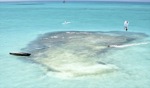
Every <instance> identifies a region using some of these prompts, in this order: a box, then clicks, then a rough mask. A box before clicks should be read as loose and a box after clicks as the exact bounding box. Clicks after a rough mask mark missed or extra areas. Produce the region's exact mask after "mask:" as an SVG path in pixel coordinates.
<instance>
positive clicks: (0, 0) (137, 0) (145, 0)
mask: <svg viewBox="0 0 150 88" xmlns="http://www.w3.org/2000/svg"><path fill="white" fill-rule="evenodd" d="M4 1H63V0H0V2H4ZM66 1H128V2H150V0H66Z"/></svg>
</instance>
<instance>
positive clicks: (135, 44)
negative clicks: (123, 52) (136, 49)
mask: <svg viewBox="0 0 150 88" xmlns="http://www.w3.org/2000/svg"><path fill="white" fill-rule="evenodd" d="M149 43H150V42H142V43H133V44H124V45H110V47H115V48H125V47H131V46H139V45H146V44H149Z"/></svg>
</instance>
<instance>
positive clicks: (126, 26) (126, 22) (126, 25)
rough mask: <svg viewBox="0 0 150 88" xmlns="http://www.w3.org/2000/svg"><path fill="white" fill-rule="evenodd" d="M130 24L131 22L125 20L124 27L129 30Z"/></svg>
mask: <svg viewBox="0 0 150 88" xmlns="http://www.w3.org/2000/svg"><path fill="white" fill-rule="evenodd" d="M128 25H129V22H128V21H124V29H125V30H126V31H127V30H128Z"/></svg>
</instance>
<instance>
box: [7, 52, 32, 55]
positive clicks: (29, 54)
mask: <svg viewBox="0 0 150 88" xmlns="http://www.w3.org/2000/svg"><path fill="white" fill-rule="evenodd" d="M9 54H10V55H15V56H30V55H31V54H30V53H22V52H21V53H9Z"/></svg>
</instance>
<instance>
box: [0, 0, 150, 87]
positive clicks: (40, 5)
mask: <svg viewBox="0 0 150 88" xmlns="http://www.w3.org/2000/svg"><path fill="white" fill-rule="evenodd" d="M149 14H150V3H133V2H130V3H129V2H126V3H123V2H66V3H62V2H7V3H4V2H1V3H0V49H1V51H0V88H127V87H128V88H149V87H150V84H149V83H150V75H149V74H150V69H149V67H150V57H149V56H150V55H149V53H150V49H149V48H150V38H149V37H147V38H144V39H141V40H137V41H134V42H130V43H129V44H128V45H126V46H125V47H122V48H119V49H114V50H111V51H110V52H108V54H107V56H105V55H106V54H104V55H102V57H101V58H103V60H104V61H107V62H109V63H111V64H115V65H116V66H117V67H118V68H119V69H118V70H117V71H115V72H111V73H108V74H102V75H88V76H82V77H75V78H66V77H64V75H59V76H57V75H56V74H55V73H53V72H45V70H44V69H43V67H42V66H41V65H39V64H37V63H33V62H32V61H29V60H27V59H23V58H20V57H16V56H10V55H9V52H18V51H21V50H22V49H23V48H25V47H27V46H28V44H29V43H31V41H33V40H36V38H37V37H38V36H40V35H42V34H44V33H47V32H57V31H104V32H107V31H108V32H109V31H122V32H124V31H125V30H124V29H123V22H124V21H125V20H128V21H129V22H130V23H129V30H128V32H136V33H137V32H138V33H144V34H147V35H150V25H149V23H150V15H149ZM113 52H115V53H113Z"/></svg>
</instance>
